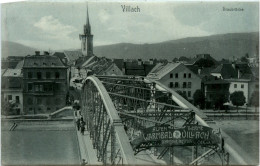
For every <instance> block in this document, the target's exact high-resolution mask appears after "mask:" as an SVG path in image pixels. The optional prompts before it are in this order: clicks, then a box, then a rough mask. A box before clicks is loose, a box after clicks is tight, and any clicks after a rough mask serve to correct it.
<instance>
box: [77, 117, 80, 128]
mask: <svg viewBox="0 0 260 166" xmlns="http://www.w3.org/2000/svg"><path fill="white" fill-rule="evenodd" d="M76 124H77V129H78V131H79V128H80V119H79V118H77V121H76Z"/></svg>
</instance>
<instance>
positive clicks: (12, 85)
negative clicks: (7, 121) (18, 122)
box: [1, 69, 23, 115]
mask: <svg viewBox="0 0 260 166" xmlns="http://www.w3.org/2000/svg"><path fill="white" fill-rule="evenodd" d="M1 84H2V85H1V95H2V98H3V99H2V100H4V102H6V103H10V104H12V105H14V108H12V110H3V111H7V112H5V113H6V115H12V114H15V115H20V114H23V93H22V73H21V69H7V70H5V72H4V73H3V75H2V80H1Z"/></svg>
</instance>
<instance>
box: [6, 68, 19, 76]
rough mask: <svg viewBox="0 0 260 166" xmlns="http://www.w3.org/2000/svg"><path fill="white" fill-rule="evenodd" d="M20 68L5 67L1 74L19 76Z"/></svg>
mask: <svg viewBox="0 0 260 166" xmlns="http://www.w3.org/2000/svg"><path fill="white" fill-rule="evenodd" d="M21 75H22V70H21V69H7V70H6V72H5V73H4V74H3V77H21Z"/></svg>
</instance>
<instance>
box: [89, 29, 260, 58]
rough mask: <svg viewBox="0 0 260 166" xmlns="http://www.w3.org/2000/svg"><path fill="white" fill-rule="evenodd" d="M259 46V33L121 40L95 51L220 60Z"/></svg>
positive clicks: (116, 55) (122, 55)
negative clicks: (148, 41) (147, 41)
mask: <svg viewBox="0 0 260 166" xmlns="http://www.w3.org/2000/svg"><path fill="white" fill-rule="evenodd" d="M257 45H259V33H258V32H254V33H234V34H222V35H213V36H206V37H190V38H184V39H179V40H172V41H166V42H161V43H154V44H130V43H120V44H113V45H106V46H97V47H95V48H94V53H95V54H96V55H97V56H105V57H108V58H129V59H133V58H134V59H138V58H143V59H149V58H157V59H168V60H173V59H174V58H175V57H177V58H178V57H181V56H185V57H194V56H195V55H196V54H204V53H209V54H211V56H212V57H214V58H215V59H217V60H221V59H222V58H225V59H228V58H229V59H232V58H233V56H234V57H235V58H240V57H242V56H244V55H245V54H246V53H248V54H249V56H253V55H254V54H255V53H256V46H257Z"/></svg>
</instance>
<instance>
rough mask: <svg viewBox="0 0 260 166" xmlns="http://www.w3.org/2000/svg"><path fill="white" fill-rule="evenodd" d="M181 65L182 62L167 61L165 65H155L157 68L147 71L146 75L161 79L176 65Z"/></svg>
mask: <svg viewBox="0 0 260 166" xmlns="http://www.w3.org/2000/svg"><path fill="white" fill-rule="evenodd" d="M180 65H183V64H182V63H168V64H166V65H162V64H161V66H156V67H157V68H156V69H155V70H153V71H152V72H150V73H149V75H148V77H149V76H150V77H155V78H157V79H161V78H162V77H164V76H165V75H166V74H168V73H169V72H171V71H172V70H174V69H175V68H176V67H178V66H180Z"/></svg>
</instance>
